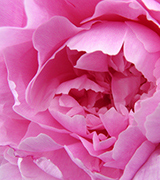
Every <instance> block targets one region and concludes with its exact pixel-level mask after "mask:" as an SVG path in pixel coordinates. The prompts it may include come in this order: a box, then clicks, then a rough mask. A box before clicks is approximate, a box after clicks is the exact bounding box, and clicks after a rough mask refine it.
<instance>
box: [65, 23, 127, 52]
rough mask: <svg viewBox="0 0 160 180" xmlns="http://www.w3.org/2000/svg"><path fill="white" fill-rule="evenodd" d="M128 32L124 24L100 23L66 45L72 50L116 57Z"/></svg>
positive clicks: (71, 39) (79, 34)
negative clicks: (101, 53)
mask: <svg viewBox="0 0 160 180" xmlns="http://www.w3.org/2000/svg"><path fill="white" fill-rule="evenodd" d="M126 31H127V27H126V25H125V23H123V22H105V23H98V24H95V25H93V26H92V28H91V29H89V30H87V31H83V32H80V33H78V34H77V35H76V36H74V37H73V38H70V39H69V41H68V42H67V43H66V44H67V46H68V47H69V48H70V49H72V50H78V51H86V52H87V53H92V52H95V51H102V52H103V53H105V54H108V55H116V54H118V52H119V51H120V49H121V47H122V44H123V41H124V38H125V34H126Z"/></svg>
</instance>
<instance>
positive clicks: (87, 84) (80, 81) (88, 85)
mask: <svg viewBox="0 0 160 180" xmlns="http://www.w3.org/2000/svg"><path fill="white" fill-rule="evenodd" d="M71 89H77V90H79V91H80V90H82V89H85V90H87V91H88V90H90V89H91V90H93V91H95V92H103V91H104V88H102V87H101V86H99V85H98V84H96V83H95V82H94V81H92V80H90V79H88V78H87V76H86V75H83V76H80V77H77V78H75V79H72V80H69V81H66V82H63V83H61V84H60V85H59V86H58V87H57V90H56V94H60V93H63V94H68V93H69V91H70V90H71Z"/></svg>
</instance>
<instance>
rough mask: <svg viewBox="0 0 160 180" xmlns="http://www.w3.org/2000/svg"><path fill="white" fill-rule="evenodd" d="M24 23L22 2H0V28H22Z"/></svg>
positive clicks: (6, 0)
mask: <svg viewBox="0 0 160 180" xmlns="http://www.w3.org/2000/svg"><path fill="white" fill-rule="evenodd" d="M26 21H27V18H26V14H25V11H24V5H23V1H21V0H13V1H10V0H5V1H3V0H0V26H14V27H24V26H25V25H26ZM8 35H9V34H8Z"/></svg>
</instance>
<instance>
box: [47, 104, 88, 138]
mask: <svg viewBox="0 0 160 180" xmlns="http://www.w3.org/2000/svg"><path fill="white" fill-rule="evenodd" d="M49 111H50V113H51V115H52V116H53V117H54V118H55V119H56V120H57V121H58V122H59V123H60V124H61V125H63V126H64V127H65V128H66V129H68V130H70V131H71V132H75V133H77V134H80V135H85V134H86V119H85V117H84V116H82V115H75V116H73V117H70V116H68V115H65V114H62V113H61V112H58V111H57V110H56V109H55V108H54V104H53V103H52V102H51V104H50V106H49Z"/></svg>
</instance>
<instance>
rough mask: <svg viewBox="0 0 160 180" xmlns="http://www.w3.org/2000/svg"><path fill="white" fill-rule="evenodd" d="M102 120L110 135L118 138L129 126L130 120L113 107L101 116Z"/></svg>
mask: <svg viewBox="0 0 160 180" xmlns="http://www.w3.org/2000/svg"><path fill="white" fill-rule="evenodd" d="M100 118H101V121H102V123H103V125H104V127H105V128H106V130H107V132H108V133H109V135H110V136H114V137H116V138H117V137H118V135H119V134H120V133H121V132H122V131H123V130H125V128H126V127H127V125H128V120H127V119H128V118H127V117H125V116H123V115H122V114H120V113H118V112H117V111H116V110H115V108H113V107H112V108H111V109H109V110H108V111H107V112H106V113H105V114H100Z"/></svg>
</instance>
